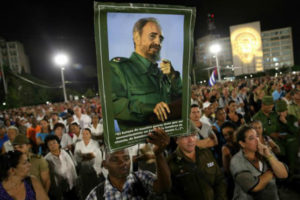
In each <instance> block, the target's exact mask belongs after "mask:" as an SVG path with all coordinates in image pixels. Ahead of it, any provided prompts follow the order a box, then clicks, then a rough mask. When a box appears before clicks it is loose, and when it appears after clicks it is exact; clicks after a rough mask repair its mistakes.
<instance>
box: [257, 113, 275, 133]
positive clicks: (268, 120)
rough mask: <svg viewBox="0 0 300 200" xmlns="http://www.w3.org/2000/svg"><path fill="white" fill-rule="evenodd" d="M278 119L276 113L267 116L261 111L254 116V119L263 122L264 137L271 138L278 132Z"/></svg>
mask: <svg viewBox="0 0 300 200" xmlns="http://www.w3.org/2000/svg"><path fill="white" fill-rule="evenodd" d="M277 117H278V115H277V113H275V112H271V113H270V114H269V116H267V115H265V114H264V113H263V112H262V111H261V110H260V111H258V112H257V113H256V114H255V115H254V116H253V119H254V120H259V121H261V123H262V125H263V128H264V131H263V135H266V136H270V134H272V133H276V132H278V127H277V122H278V121H277Z"/></svg>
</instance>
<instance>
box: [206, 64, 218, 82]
mask: <svg viewBox="0 0 300 200" xmlns="http://www.w3.org/2000/svg"><path fill="white" fill-rule="evenodd" d="M217 77H218V72H217V68H215V69H214V71H213V72H212V73H211V76H210V78H209V81H208V85H209V86H213V85H214V84H215V83H216V79H217Z"/></svg>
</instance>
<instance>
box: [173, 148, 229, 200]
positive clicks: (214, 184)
mask: <svg viewBox="0 0 300 200" xmlns="http://www.w3.org/2000/svg"><path fill="white" fill-rule="evenodd" d="M168 165H169V167H170V171H171V178H172V190H171V192H170V194H168V199H185V200H193V199H205V200H223V199H227V196H226V195H227V194H226V184H225V179H224V176H223V174H222V172H221V170H220V168H219V166H218V164H217V162H216V160H215V159H214V157H213V155H212V153H211V151H210V150H208V149H200V148H198V147H196V162H193V161H192V160H190V159H189V158H188V157H186V156H185V155H184V154H183V153H182V151H181V150H180V149H179V147H177V149H176V151H175V152H174V153H173V154H172V155H170V157H169V158H168Z"/></svg>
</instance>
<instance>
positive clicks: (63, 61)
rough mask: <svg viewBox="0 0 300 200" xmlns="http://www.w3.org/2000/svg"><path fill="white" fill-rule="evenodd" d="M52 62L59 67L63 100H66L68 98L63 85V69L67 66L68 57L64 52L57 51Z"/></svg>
mask: <svg viewBox="0 0 300 200" xmlns="http://www.w3.org/2000/svg"><path fill="white" fill-rule="evenodd" d="M54 63H55V64H56V65H57V66H58V67H59V68H60V71H61V81H62V86H63V92H64V99H65V102H67V101H68V99H67V93H66V86H65V77H64V70H65V67H66V66H67V64H68V63H69V57H68V56H67V55H66V54H63V53H59V54H57V55H55V56H54Z"/></svg>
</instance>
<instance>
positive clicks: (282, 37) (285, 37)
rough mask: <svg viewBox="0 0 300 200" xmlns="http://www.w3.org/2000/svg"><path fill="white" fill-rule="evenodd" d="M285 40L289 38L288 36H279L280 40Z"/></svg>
mask: <svg viewBox="0 0 300 200" xmlns="http://www.w3.org/2000/svg"><path fill="white" fill-rule="evenodd" d="M287 38H290V36H289V35H284V36H281V37H280V39H287Z"/></svg>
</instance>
